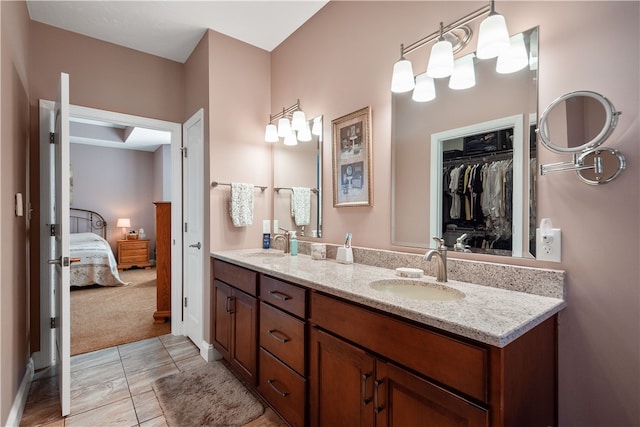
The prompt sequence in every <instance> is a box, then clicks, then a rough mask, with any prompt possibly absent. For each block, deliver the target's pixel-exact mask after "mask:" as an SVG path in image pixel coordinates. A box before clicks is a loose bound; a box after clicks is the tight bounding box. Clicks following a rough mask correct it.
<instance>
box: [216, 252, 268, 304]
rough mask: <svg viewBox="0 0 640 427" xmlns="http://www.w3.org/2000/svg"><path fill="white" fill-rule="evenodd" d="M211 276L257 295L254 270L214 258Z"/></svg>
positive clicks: (256, 274) (256, 280) (256, 277)
mask: <svg viewBox="0 0 640 427" xmlns="http://www.w3.org/2000/svg"><path fill="white" fill-rule="evenodd" d="M213 276H214V277H215V278H216V279H218V280H220V281H222V282H225V283H226V284H228V285H231V286H233V287H235V288H238V289H240V290H241V291H243V292H245V293H247V294H249V295H253V296H254V297H255V296H257V295H258V292H257V283H258V273H256V272H255V271H251V270H247V269H246V268H242V267H238V266H237V265H233V264H229V263H228V262H224V261H220V260H218V259H214V260H213Z"/></svg>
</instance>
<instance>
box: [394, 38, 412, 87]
mask: <svg viewBox="0 0 640 427" xmlns="http://www.w3.org/2000/svg"><path fill="white" fill-rule="evenodd" d="M414 87H415V81H414V80H413V66H412V65H411V61H409V60H408V59H405V57H404V45H403V44H401V45H400V59H399V60H398V62H396V63H395V64H393V75H392V76H391V92H393V93H404V92H409V91H410V90H413V88H414Z"/></svg>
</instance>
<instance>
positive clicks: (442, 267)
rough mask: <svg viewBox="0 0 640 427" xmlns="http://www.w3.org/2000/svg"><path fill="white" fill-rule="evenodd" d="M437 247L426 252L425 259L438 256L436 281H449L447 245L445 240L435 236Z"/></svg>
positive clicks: (429, 259)
mask: <svg viewBox="0 0 640 427" xmlns="http://www.w3.org/2000/svg"><path fill="white" fill-rule="evenodd" d="M433 240H435V242H436V245H437V248H436V249H431V250H429V251H427V253H426V254H424V259H426V260H427V261H431V258H433V257H434V256H435V257H436V264H437V269H438V270H437V273H436V282H443V283H444V282H446V281H447V247H446V246H445V244H444V240H443V239H441V238H439V237H434V238H433Z"/></svg>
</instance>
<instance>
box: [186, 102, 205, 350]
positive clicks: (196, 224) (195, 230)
mask: <svg viewBox="0 0 640 427" xmlns="http://www.w3.org/2000/svg"><path fill="white" fill-rule="evenodd" d="M182 137H183V150H182V152H183V159H182V182H183V188H182V197H183V203H182V218H183V220H184V224H183V233H184V235H183V239H182V242H183V245H184V248H183V251H182V253H183V266H184V268H183V270H182V271H183V273H182V274H183V276H182V284H183V285H182V286H183V295H184V301H183V310H184V311H183V318H184V321H185V324H186V332H187V336H188V337H189V338H190V339H191V341H193V342H194V343H195V344H196V345H197V346H199V347H200V346H201V344H202V336H203V327H202V326H203V325H202V311H203V308H202V305H203V304H202V299H203V295H204V285H203V282H202V280H203V269H204V259H205V251H204V249H203V242H204V232H203V226H204V221H203V215H204V205H203V203H204V202H203V200H204V193H203V191H204V187H203V186H204V111H203V110H202V109H200V110H198V111H197V112H196V113H195V114H194V115H193V116H192V117H191V118H190V119H189V120H187V122H186V123H185V124H184V125H183V129H182Z"/></svg>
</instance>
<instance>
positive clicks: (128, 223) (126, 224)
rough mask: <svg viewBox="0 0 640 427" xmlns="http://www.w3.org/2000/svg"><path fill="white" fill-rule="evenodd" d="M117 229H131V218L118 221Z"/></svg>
mask: <svg viewBox="0 0 640 427" xmlns="http://www.w3.org/2000/svg"><path fill="white" fill-rule="evenodd" d="M116 227H119V228H129V227H131V220H130V219H129V218H118V221H116Z"/></svg>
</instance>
